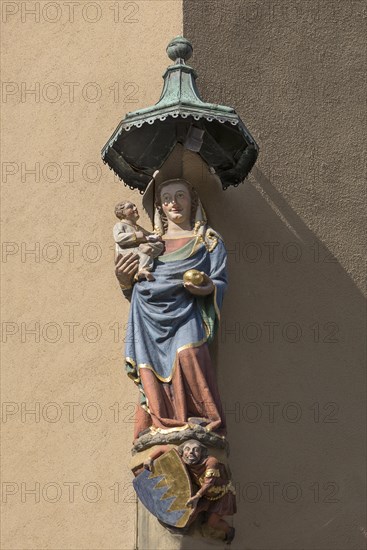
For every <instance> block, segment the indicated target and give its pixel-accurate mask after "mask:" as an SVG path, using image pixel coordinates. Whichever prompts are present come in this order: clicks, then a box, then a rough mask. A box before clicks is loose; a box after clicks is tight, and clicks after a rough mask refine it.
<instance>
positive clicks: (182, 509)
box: [133, 449, 194, 528]
mask: <svg viewBox="0 0 367 550" xmlns="http://www.w3.org/2000/svg"><path fill="white" fill-rule="evenodd" d="M152 470H153V471H149V470H144V471H143V472H141V473H140V474H139V475H137V477H136V478H135V479H134V480H133V485H134V488H135V491H136V493H137V495H138V497H139V499H140V501H141V502H142V503H143V504H144V506H145V507H146V508H147V509H148V510H149V512H151V513H152V514H153V515H154V516H156V518H158V519H159V520H160V521H161V522H163V523H165V524H166V525H171V526H173V527H176V528H184V527H186V526H187V525H188V524H189V522H190V519H191V516H192V515H193V513H194V510H193V509H192V508H188V507H187V506H186V502H187V500H188V499H189V498H190V497H191V496H192V485H191V479H190V476H189V473H188V471H187V470H186V467H185V465H184V463H183V462H182V460H181V458H180V456H179V454H178V452H177V451H176V450H175V449H171V450H170V451H168V452H167V453H164V454H163V455H162V456H160V457H159V458H157V459H156V460H155V461H154V465H153V468H152Z"/></svg>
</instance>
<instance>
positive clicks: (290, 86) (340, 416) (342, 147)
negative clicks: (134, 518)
mask: <svg viewBox="0 0 367 550" xmlns="http://www.w3.org/2000/svg"><path fill="white" fill-rule="evenodd" d="M183 7H184V34H185V36H186V37H187V38H188V39H189V40H191V41H192V42H193V44H194V48H195V52H194V57H193V59H192V60H190V64H192V65H193V66H194V67H195V69H196V70H197V71H198V74H199V79H198V86H199V89H200V91H201V93H202V96H203V97H204V99H206V100H208V101H212V102H218V103H224V104H227V105H232V106H234V107H235V108H236V109H237V111H238V112H239V114H240V115H241V117H242V119H243V120H244V122H245V124H246V125H247V126H248V128H249V130H250V131H251V132H252V133H253V135H254V137H255V138H256V139H257V140H258V143H259V145H260V150H261V152H260V157H259V161H258V164H257V167H256V168H255V169H254V171H253V174H252V175H251V177H250V178H249V180H248V182H247V183H246V184H245V185H243V186H241V187H239V188H237V189H230V190H228V191H226V192H225V193H224V195H221V194H219V193H218V194H217V195H216V199H217V201H218V204H217V205H216V206H215V207H212V214H213V216H214V217H215V222H214V221H213V226H214V227H216V229H218V230H219V231H220V232H221V233H222V234H223V235H224V237H225V241H226V244H227V248H228V250H229V252H230V261H229V265H230V283H231V286H230V291H229V292H228V296H227V298H226V302H225V306H224V312H223V318H222V328H221V334H220V335H219V341H220V346H219V349H218V370H219V384H220V387H221V392H222V398H223V401H224V402H225V405H226V409H227V418H228V421H229V424H230V440H231V449H232V459H231V465H232V469H233V476H234V478H235V480H236V481H237V483H238V500H239V507H240V508H239V514H238V516H237V518H236V527H237V529H238V538H237V543H235V544H234V548H236V549H237V548H238V549H242V548H254V549H255V548H258V549H260V548H261V549H266V550H285V549H289V550H295V549H297V550H300V549H301V548H302V549H307V550H316V549H317V550H321V549H323V550H326V549H330V550H331V549H333V550H337V549H340V550H347V549H348V550H351V549H361V548H363V547H364V545H365V542H366V525H365V524H364V521H365V519H364V517H365V514H364V510H365V508H364V502H365V492H364V461H365V425H364V414H363V403H364V401H365V378H364V376H365V375H364V344H363V342H364V319H365V317H364V302H363V296H362V292H361V288H362V281H363V275H364V269H363V263H362V245H363V243H364V241H365V230H364V224H363V223H362V217H363V207H364V206H365V204H364V198H365V194H364V185H365V172H364V170H365V164H364V163H365V145H366V143H365V140H364V135H363V134H364V132H365V127H366V116H365V91H364V72H365V54H366V24H365V22H366V18H365V16H366V4H365V3H364V2H344V1H341V2H338V1H334V2H316V1H315V2H297V1H296V2H294V1H292V2H278V1H274V2H273V1H270V2H263V1H256V0H254V1H251V2H247V1H246V2H244V1H237V0H232V1H231V2H206V1H203V2H192V1H189V0H187V1H186V0H185V1H184V4H183ZM212 200H213V201H214V197H213V199H212ZM210 208H211V207H210V205H209V206H208V209H209V210H210Z"/></svg>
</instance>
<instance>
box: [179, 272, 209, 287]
mask: <svg viewBox="0 0 367 550" xmlns="http://www.w3.org/2000/svg"><path fill="white" fill-rule="evenodd" d="M183 280H184V283H192V284H193V285H196V286H201V285H202V284H203V283H204V275H203V274H202V273H201V272H200V271H198V270H197V269H189V270H188V271H185V273H184V275H183Z"/></svg>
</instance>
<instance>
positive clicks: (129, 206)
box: [115, 201, 139, 221]
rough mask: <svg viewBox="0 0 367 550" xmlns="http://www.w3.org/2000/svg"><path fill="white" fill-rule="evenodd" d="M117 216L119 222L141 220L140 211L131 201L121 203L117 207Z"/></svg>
mask: <svg viewBox="0 0 367 550" xmlns="http://www.w3.org/2000/svg"><path fill="white" fill-rule="evenodd" d="M115 214H116V217H117V218H118V219H119V220H131V221H137V220H138V218H139V214H138V209H137V208H136V206H135V204H134V203H132V202H131V201H121V202H119V203H117V204H116V206H115Z"/></svg>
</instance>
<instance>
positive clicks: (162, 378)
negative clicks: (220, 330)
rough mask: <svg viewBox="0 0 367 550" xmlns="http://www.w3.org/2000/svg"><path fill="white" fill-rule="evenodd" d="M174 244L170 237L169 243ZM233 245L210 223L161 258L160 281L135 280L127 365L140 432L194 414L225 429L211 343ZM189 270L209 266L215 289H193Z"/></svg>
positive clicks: (180, 422) (206, 270)
mask: <svg viewBox="0 0 367 550" xmlns="http://www.w3.org/2000/svg"><path fill="white" fill-rule="evenodd" d="M167 244H168V243H167ZM226 258H227V256H226V251H225V247H224V244H223V241H222V239H221V238H220V236H219V235H218V234H217V233H216V232H215V231H214V230H212V229H211V228H209V227H202V228H201V230H200V232H199V233H198V234H197V235H196V236H195V237H193V238H192V239H189V240H188V242H186V244H184V245H183V246H182V247H180V248H179V249H178V250H176V251H174V252H171V253H168V254H165V255H164V256H161V257H159V258H158V259H157V260H156V261H155V268H154V271H153V274H154V277H155V281H142V282H139V283H138V284H136V285H135V287H134V290H133V294H132V299H131V307H130V314H129V321H128V328H127V334H126V346H125V356H126V357H125V365H126V370H127V373H128V375H129V376H130V377H131V378H132V379H133V380H134V382H135V383H136V384H137V386H138V387H139V390H140V406H141V407H142V408H143V409H144V411H145V413H144V412H143V411H142V410H140V411H138V414H137V422H136V427H135V428H136V429H135V436H136V437H137V436H138V435H139V433H140V432H141V431H142V430H143V429H145V428H147V427H149V426H151V425H152V426H154V427H156V428H161V429H165V428H166V429H167V428H174V427H181V426H184V425H185V424H186V423H187V421H188V419H189V418H190V417H201V418H204V419H206V420H207V421H208V422H210V423H212V429H214V430H216V431H218V432H220V433H224V431H225V421H224V416H223V411H222V405H221V402H220V397H219V392H218V388H217V384H216V380H215V375H214V371H213V367H212V364H211V359H210V355H209V352H208V343H209V342H210V341H211V340H212V338H213V336H214V333H215V330H216V328H217V326H218V321H219V312H220V308H221V305H222V301H223V294H224V291H225V289H226V286H227V276H226ZM189 269H198V270H199V271H203V272H204V273H206V274H207V275H209V277H210V278H211V279H212V281H213V283H214V285H215V290H214V292H213V293H212V294H210V295H209V296H205V297H197V296H193V295H192V294H191V293H190V292H188V290H187V289H185V287H184V286H183V274H184V273H185V271H187V270H189Z"/></svg>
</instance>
